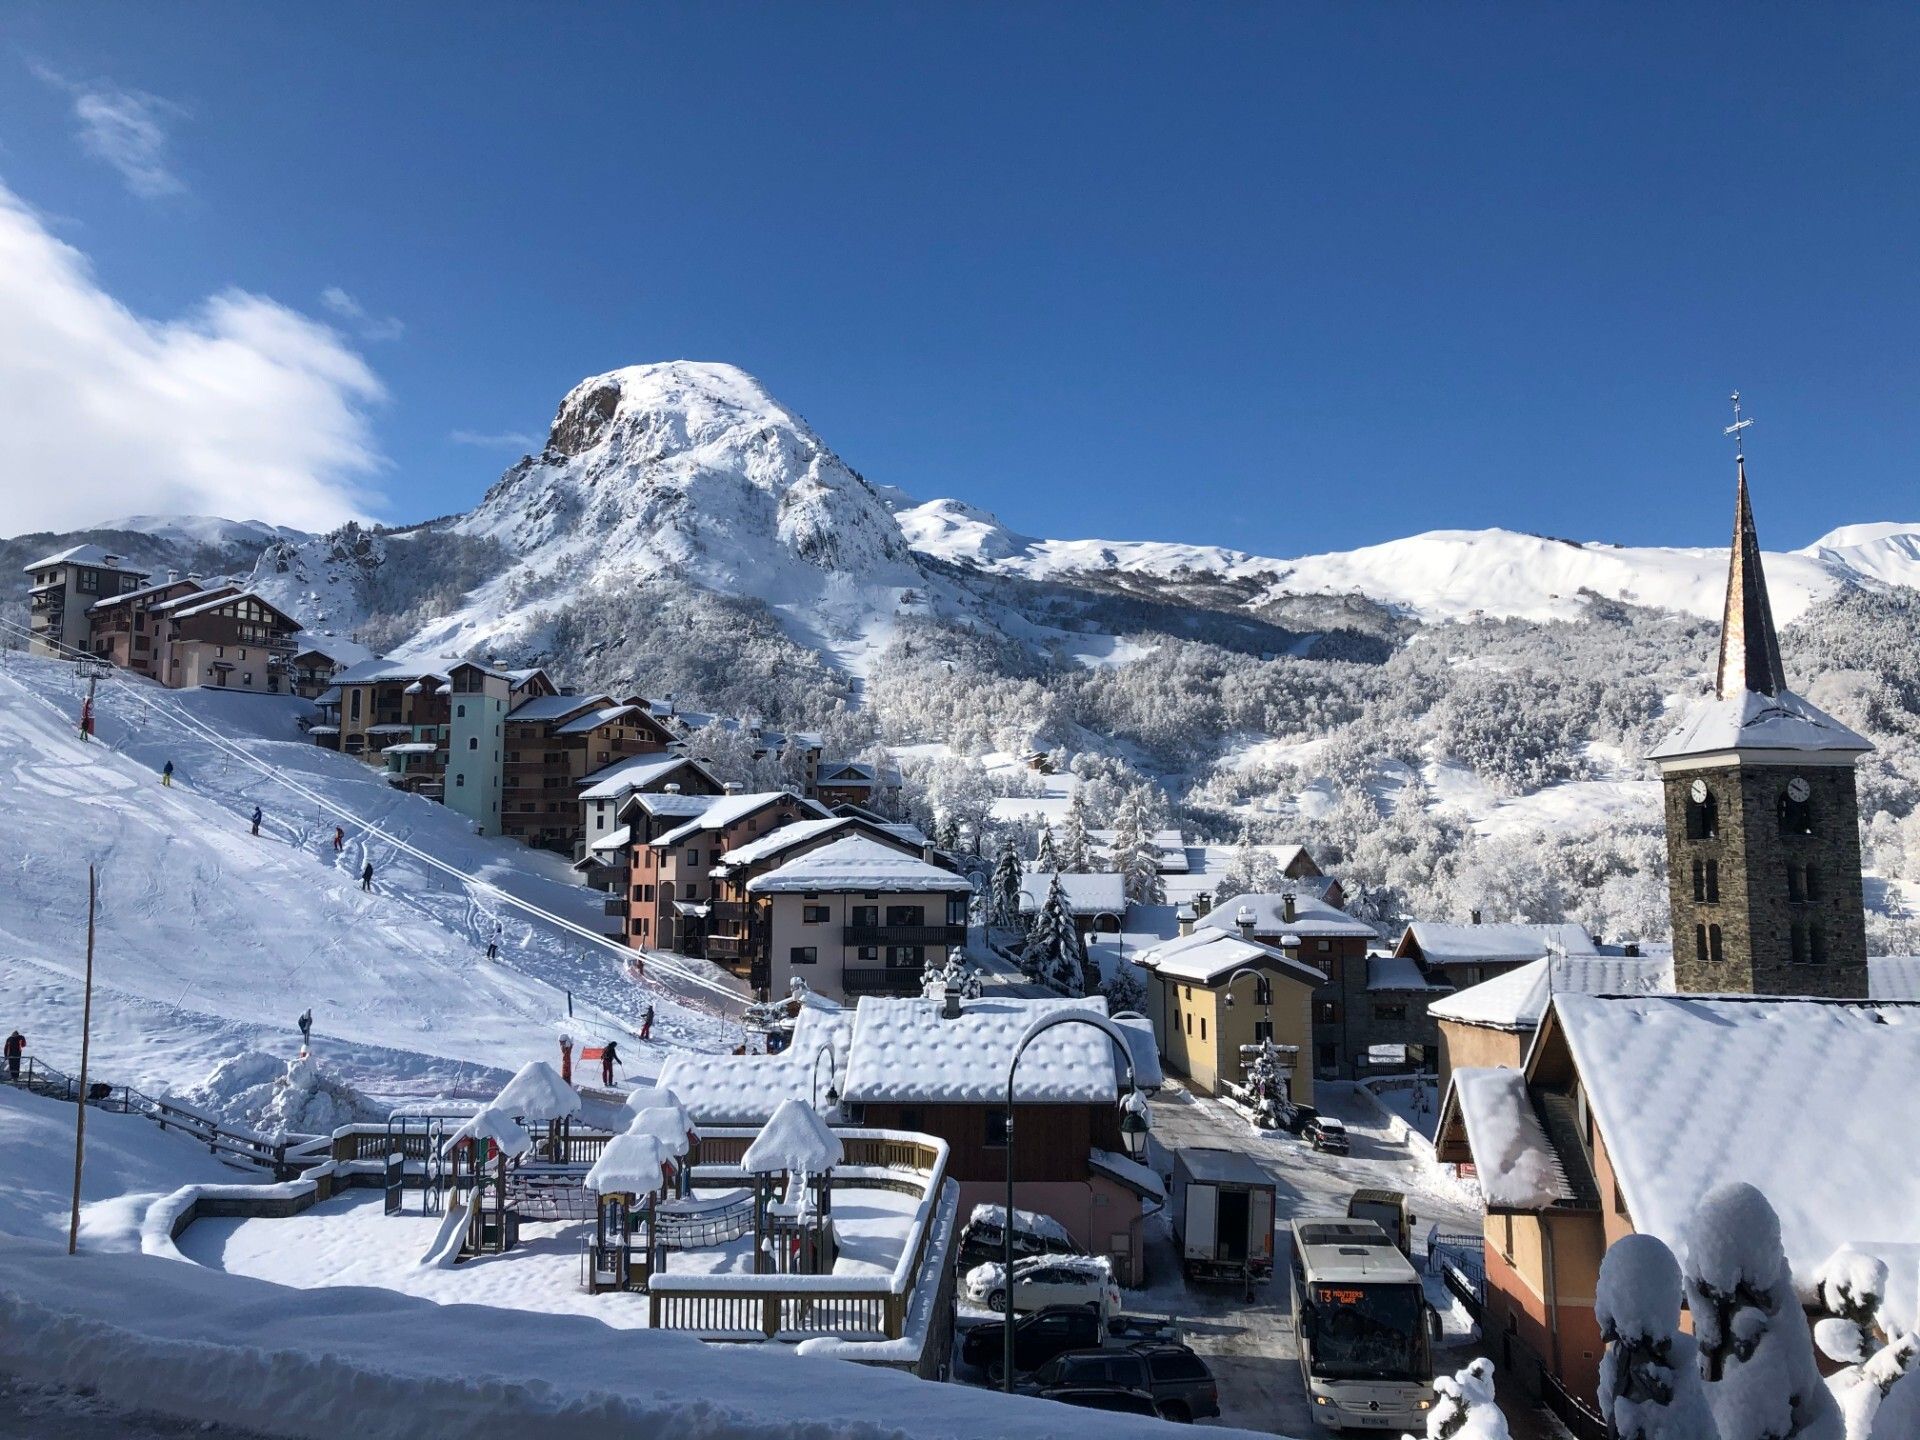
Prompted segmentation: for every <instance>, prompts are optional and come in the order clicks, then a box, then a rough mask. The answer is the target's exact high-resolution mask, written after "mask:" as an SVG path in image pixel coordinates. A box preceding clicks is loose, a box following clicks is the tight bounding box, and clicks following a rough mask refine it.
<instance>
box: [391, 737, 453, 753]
mask: <svg viewBox="0 0 1920 1440" xmlns="http://www.w3.org/2000/svg"><path fill="white" fill-rule="evenodd" d="M439 748H440V747H439V746H438V745H436V744H435V743H434V742H433V741H431V740H402V741H401V742H400V743H399V744H398V745H382V746H381V747H380V753H381V754H382V755H431V754H433V752H434V751H436V750H438V749H439Z"/></svg>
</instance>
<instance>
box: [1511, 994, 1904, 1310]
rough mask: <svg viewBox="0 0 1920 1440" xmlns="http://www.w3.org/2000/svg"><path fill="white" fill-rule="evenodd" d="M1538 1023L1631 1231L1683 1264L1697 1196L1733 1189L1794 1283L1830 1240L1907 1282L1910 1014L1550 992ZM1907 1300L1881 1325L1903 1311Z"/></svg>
mask: <svg viewBox="0 0 1920 1440" xmlns="http://www.w3.org/2000/svg"><path fill="white" fill-rule="evenodd" d="M1548 1026H1549V1029H1551V1028H1552V1027H1555V1026H1557V1027H1558V1030H1559V1032H1560V1033H1561V1034H1563V1035H1564V1036H1565V1039H1566V1044H1567V1047H1568V1049H1569V1050H1570V1051H1571V1053H1572V1055H1573V1059H1574V1063H1575V1065H1576V1066H1577V1067H1578V1069H1579V1072H1580V1079H1581V1082H1582V1085H1583V1086H1584V1088H1585V1091H1586V1094H1587V1099H1588V1104H1589V1105H1590V1106H1591V1108H1592V1112H1593V1116H1594V1121H1595V1124H1596V1126H1597V1128H1598V1130H1599V1132H1600V1133H1601V1135H1603V1136H1604V1137H1605V1140H1606V1146H1607V1155H1608V1158H1609V1160H1610V1161H1611V1162H1612V1166H1613V1173H1614V1176H1615V1178H1616V1180H1617V1182H1618V1183H1619V1186H1620V1189H1621V1193H1622V1195H1623V1196H1624V1198H1625V1200H1626V1202H1627V1207H1628V1210H1629V1212H1630V1213H1631V1215H1632V1217H1633V1225H1634V1229H1636V1230H1638V1231H1640V1232H1641V1233H1643V1234H1653V1235H1658V1236H1659V1237H1660V1238H1661V1239H1662V1240H1665V1241H1666V1242H1667V1243H1668V1244H1669V1245H1670V1246H1672V1247H1673V1248H1674V1250H1675V1252H1676V1253H1677V1254H1680V1255H1681V1256H1682V1259H1683V1261H1684V1244H1685V1237H1686V1228H1687V1223H1688V1221H1689V1220H1690V1219H1691V1218H1692V1216H1693V1212H1694V1208H1695V1207H1696V1206H1697V1205H1698V1203H1699V1199H1700V1197H1701V1196H1702V1195H1704V1194H1706V1193H1707V1192H1708V1191H1709V1190H1712V1189H1713V1188H1715V1187H1716V1186H1719V1185H1722V1184H1725V1183H1727V1182H1729V1181H1736V1180H1744V1181H1746V1182H1748V1183H1749V1184H1752V1185H1755V1186H1758V1187H1759V1188H1760V1189H1761V1190H1762V1191H1763V1192H1765V1194H1766V1197H1767V1199H1768V1200H1769V1201H1770V1202H1772V1204H1773V1208H1774V1209H1775V1210H1776V1211H1777V1212H1778V1213H1779V1216H1780V1235H1781V1240H1782V1241H1783V1243H1784V1244H1785V1246H1786V1252H1787V1258H1788V1260H1789V1261H1790V1262H1791V1263H1792V1266H1793V1272H1794V1278H1795V1280H1796V1281H1797V1282H1800V1283H1801V1284H1803V1285H1804V1284H1806V1283H1807V1282H1808V1280H1809V1279H1810V1277H1811V1275H1812V1274H1813V1271H1814V1269H1815V1268H1816V1267H1817V1266H1819V1265H1820V1263H1821V1262H1822V1261H1824V1260H1825V1259H1826V1258H1827V1257H1828V1256H1829V1255H1831V1254H1832V1253H1833V1252H1834V1250H1835V1249H1837V1248H1838V1247H1839V1246H1840V1245H1842V1244H1851V1245H1853V1246H1855V1247H1856V1248H1858V1249H1862V1250H1866V1251H1867V1252H1869V1253H1871V1254H1877V1255H1880V1256H1881V1257H1882V1258H1883V1259H1886V1260H1887V1261H1888V1263H1889V1265H1890V1266H1891V1268H1892V1269H1893V1270H1894V1272H1895V1273H1896V1275H1898V1276H1901V1277H1903V1278H1904V1279H1905V1280H1906V1281H1908V1282H1911V1280H1912V1278H1913V1276H1914V1274H1915V1271H1916V1262H1920V1146H1917V1145H1915V1144H1914V1143H1913V1137H1912V1132H1911V1127H1910V1125H1907V1124H1905V1123H1902V1122H1901V1120H1900V1119H1899V1118H1897V1117H1899V1116H1901V1115H1904V1114H1905V1113H1906V1110H1905V1109H1904V1108H1902V1107H1904V1106H1905V1105H1906V1101H1907V1097H1911V1096H1913V1095H1915V1094H1920V1006H1913V1005H1903V1004H1899V1003H1896V1002H1866V1001H1834V1000H1812V999H1803V998H1776V997H1744V996H1743V997H1734V996H1706V995H1634V996H1593V995H1556V996H1555V997H1554V1013H1553V1018H1552V1019H1550V1020H1549V1021H1548ZM1539 1053H1540V1045H1539V1043H1538V1042H1536V1046H1535V1055H1536V1057H1537V1056H1538V1055H1539ZM1529 1063H1530V1064H1531V1063H1533V1062H1532V1061H1530V1062H1529ZM1911 1302H1912V1296H1911V1294H1910V1293H1909V1295H1908V1296H1907V1306H1908V1308H1906V1309H1905V1311H1904V1313H1903V1314H1901V1315H1899V1316H1896V1318H1899V1319H1902V1320H1903V1322H1904V1321H1910V1320H1911V1319H1912V1318H1913V1311H1912V1308H1911Z"/></svg>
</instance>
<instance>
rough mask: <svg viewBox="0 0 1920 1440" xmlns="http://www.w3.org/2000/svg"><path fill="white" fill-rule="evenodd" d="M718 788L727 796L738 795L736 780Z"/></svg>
mask: <svg viewBox="0 0 1920 1440" xmlns="http://www.w3.org/2000/svg"><path fill="white" fill-rule="evenodd" d="M720 788H721V789H722V790H724V791H725V792H726V793H727V794H729V795H738V794H739V793H740V782H739V781H738V780H729V781H727V782H726V784H724V785H722V786H721V787H720Z"/></svg>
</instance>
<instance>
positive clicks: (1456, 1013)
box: [1427, 953, 1673, 1032]
mask: <svg viewBox="0 0 1920 1440" xmlns="http://www.w3.org/2000/svg"><path fill="white" fill-rule="evenodd" d="M1672 989H1673V956H1672V954H1671V953H1669V954H1666V955H1659V956H1629V955H1556V956H1550V957H1549V956H1542V957H1541V958H1540V959H1538V960H1534V961H1530V962H1529V963H1527V964H1525V965H1522V966H1520V967H1519V968H1518V969H1514V970H1508V971H1505V972H1504V973H1502V974H1499V975H1496V976H1494V977H1493V978H1492V979H1491V980H1483V981H1481V982H1480V983H1479V984H1478V985H1469V986H1468V987H1467V988H1466V989H1464V990H1460V991H1457V992H1455V993H1454V994H1452V995H1449V996H1447V998H1446V999H1444V1000H1436V1001H1435V1002H1434V1003H1433V1004H1431V1005H1429V1006H1428V1007H1427V1014H1428V1015H1430V1016H1432V1017H1433V1018H1434V1019H1436V1020H1457V1021H1460V1022H1462V1023H1465V1024H1468V1025H1484V1026H1486V1027H1488V1028H1489V1029H1494V1030H1517V1031H1521V1032H1531V1031H1533V1030H1535V1029H1538V1028H1539V1025H1540V1018H1541V1017H1542V1016H1543V1015H1545V1014H1546V1013H1547V1005H1548V1003H1549V1001H1550V1000H1551V999H1552V997H1553V996H1554V995H1556V994H1584V995H1639V994H1650V993H1656V992H1659V991H1671V990H1672Z"/></svg>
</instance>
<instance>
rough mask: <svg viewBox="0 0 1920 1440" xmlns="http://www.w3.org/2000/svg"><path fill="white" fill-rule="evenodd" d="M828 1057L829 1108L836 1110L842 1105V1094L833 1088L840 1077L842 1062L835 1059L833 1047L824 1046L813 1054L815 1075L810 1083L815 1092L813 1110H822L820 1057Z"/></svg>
mask: <svg viewBox="0 0 1920 1440" xmlns="http://www.w3.org/2000/svg"><path fill="white" fill-rule="evenodd" d="M822 1055H824V1056H826V1057H827V1108H828V1109H829V1110H831V1109H833V1108H835V1107H836V1106H837V1105H839V1103H840V1092H839V1091H838V1090H836V1089H834V1088H833V1086H834V1081H835V1080H836V1079H837V1078H838V1076H839V1071H840V1062H839V1061H838V1060H836V1059H834V1058H833V1046H831V1045H822V1046H821V1047H820V1048H819V1049H818V1050H816V1051H814V1052H813V1074H812V1078H811V1081H810V1082H809V1083H810V1085H811V1087H812V1090H813V1108H814V1109H816V1110H818V1109H819V1108H820V1057H821V1056H822Z"/></svg>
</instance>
